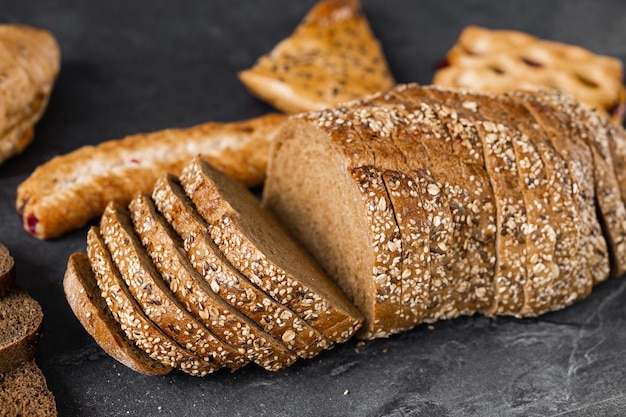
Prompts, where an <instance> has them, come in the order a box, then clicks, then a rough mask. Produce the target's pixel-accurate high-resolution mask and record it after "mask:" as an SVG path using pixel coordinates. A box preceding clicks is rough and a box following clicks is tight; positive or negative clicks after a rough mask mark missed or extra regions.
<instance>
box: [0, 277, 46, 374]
mask: <svg viewBox="0 0 626 417" xmlns="http://www.w3.org/2000/svg"><path fill="white" fill-rule="evenodd" d="M42 323H43V312H42V310H41V306H40V305H39V303H38V302H37V301H36V300H35V299H33V298H32V297H31V296H30V295H28V293H26V292H25V291H22V290H19V289H13V290H11V291H10V292H9V293H8V294H7V295H6V296H4V297H2V298H0V325H1V327H0V372H4V371H7V370H9V369H11V368H13V367H15V366H17V365H19V364H20V363H22V362H25V361H29V360H31V359H33V358H34V357H35V351H36V348H37V342H38V340H39V336H40V334H41V328H42Z"/></svg>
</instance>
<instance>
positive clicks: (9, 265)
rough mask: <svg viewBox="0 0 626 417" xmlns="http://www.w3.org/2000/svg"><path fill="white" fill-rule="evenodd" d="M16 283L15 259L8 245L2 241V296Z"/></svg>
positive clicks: (0, 292) (0, 275) (0, 255)
mask: <svg viewBox="0 0 626 417" xmlns="http://www.w3.org/2000/svg"><path fill="white" fill-rule="evenodd" d="M14 285H15V261H14V260H13V257H12V256H11V253H10V252H9V250H8V249H7V247H6V246H4V245H3V244H1V243H0V297H3V296H5V295H6V294H7V293H8V292H9V291H10V290H11V288H13V287H14Z"/></svg>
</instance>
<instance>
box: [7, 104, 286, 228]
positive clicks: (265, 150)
mask: <svg viewBox="0 0 626 417" xmlns="http://www.w3.org/2000/svg"><path fill="white" fill-rule="evenodd" d="M284 117H285V116H282V115H279V114H269V115H266V116H262V117H258V118H255V119H250V120H246V121H241V122H233V123H205V124H202V125H198V126H194V127H191V128H187V129H167V130H163V131H159V132H154V133H148V134H137V135H132V136H128V137H126V138H124V139H121V140H113V141H107V142H103V143H102V144H100V145H98V146H95V147H94V146H85V147H82V148H80V149H78V150H76V151H73V152H70V153H68V154H66V155H63V156H58V157H56V158H53V159H52V160H50V161H49V162H47V163H45V164H43V165H41V166H40V167H38V168H37V169H36V170H35V171H34V172H33V173H32V174H31V175H30V177H29V178H27V179H26V180H25V181H24V182H22V183H21V184H20V185H19V187H18V189H17V199H16V208H17V210H18V212H19V213H20V215H21V216H22V220H23V225H24V229H25V230H26V231H27V232H29V233H30V234H31V235H33V236H35V237H37V238H40V239H49V238H53V237H57V236H59V235H61V234H63V233H65V232H67V231H69V230H72V229H75V228H77V227H80V226H82V225H84V224H85V223H86V222H87V221H89V220H90V219H91V218H93V217H95V216H98V215H100V214H102V212H103V211H104V208H105V207H106V204H107V203H108V202H109V201H114V202H116V203H118V204H121V205H126V204H128V203H129V202H130V200H131V198H132V196H133V194H134V193H135V192H137V191H146V192H148V191H150V190H151V188H152V186H153V185H154V182H155V181H156V179H157V178H158V177H159V175H161V174H163V173H166V172H170V173H174V174H178V173H180V170H181V169H182V167H183V166H184V165H185V164H187V163H188V162H189V161H190V160H191V159H192V158H194V157H196V156H198V155H201V156H202V158H204V159H206V160H208V161H210V162H211V163H213V164H215V166H217V167H218V168H220V169H222V170H223V171H224V172H226V173H227V174H228V175H231V176H233V177H234V178H237V179H238V180H240V181H242V182H244V183H246V184H248V185H259V184H261V183H262V182H263V180H264V179H265V168H266V164H267V158H268V154H269V146H270V143H271V142H272V140H273V138H274V134H275V132H276V130H277V129H278V127H279V126H280V124H282V121H283V120H284Z"/></svg>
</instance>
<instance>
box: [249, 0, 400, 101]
mask: <svg viewBox="0 0 626 417" xmlns="http://www.w3.org/2000/svg"><path fill="white" fill-rule="evenodd" d="M239 78H240V79H241V81H242V82H243V83H244V84H245V85H246V87H248V89H249V90H250V92H251V93H252V94H254V95H256V96H258V97H260V98H261V99H263V100H265V101H267V102H269V103H271V104H272V105H273V106H275V107H276V108H278V109H280V110H282V111H284V112H287V113H299V112H302V111H310V110H319V109H322V108H325V107H329V106H331V105H333V104H338V103H341V102H345V101H349V100H354V99H360V98H362V97H364V96H366V95H369V94H372V93H376V92H380V91H385V90H387V89H389V88H391V87H392V86H393V85H394V84H395V82H394V80H393V77H392V76H391V74H390V72H389V69H388V68H387V62H386V60H385V57H384V55H383V51H382V48H381V46H380V44H379V42H378V41H377V40H376V38H375V37H374V34H373V33H372V30H371V28H370V26H369V23H368V21H367V18H366V17H365V15H364V14H363V12H362V10H361V6H360V4H359V2H358V0H321V1H320V2H319V3H317V4H316V5H315V6H314V7H313V8H312V9H311V10H310V11H309V13H308V14H307V15H306V16H305V17H304V19H303V20H302V22H301V23H300V25H299V26H298V27H297V28H296V30H295V31H294V32H293V34H291V35H290V36H289V37H288V38H286V39H284V40H283V41H282V42H280V43H279V44H278V45H276V47H275V48H274V49H273V50H272V51H271V52H269V53H268V54H266V55H264V56H262V57H261V58H259V60H258V61H257V62H256V64H255V65H254V66H253V67H252V68H250V69H247V70H244V71H242V72H240V73H239Z"/></svg>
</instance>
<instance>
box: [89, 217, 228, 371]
mask: <svg viewBox="0 0 626 417" xmlns="http://www.w3.org/2000/svg"><path fill="white" fill-rule="evenodd" d="M87 254H88V256H89V261H90V263H91V266H92V268H93V272H94V274H95V276H96V282H97V283H98V287H99V288H100V292H101V294H102V297H103V298H104V300H105V301H106V303H107V306H108V308H109V310H110V311H111V313H112V314H113V317H114V318H115V320H116V321H117V322H118V323H119V324H120V327H121V329H122V330H123V331H124V333H125V334H126V336H127V337H128V338H129V339H130V340H132V341H133V342H134V343H135V344H136V345H137V347H139V348H140V349H142V350H143V351H144V352H146V353H147V354H148V355H149V356H150V357H151V358H152V359H154V360H155V361H158V362H161V363H162V364H164V365H166V366H170V367H172V368H179V369H180V370H182V371H183V372H186V373H188V374H190V375H194V376H204V375H206V374H209V373H212V372H215V371H216V370H217V369H218V368H219V367H218V366H217V365H215V364H212V363H209V362H206V361H204V360H202V359H200V358H199V357H198V356H196V355H195V354H193V353H192V352H190V351H189V350H187V349H186V348H185V347H182V346H180V345H179V344H177V343H176V342H175V341H173V340H172V339H171V338H170V337H169V336H168V335H166V334H165V333H164V332H163V330H161V329H160V328H159V327H157V326H156V325H155V324H154V323H153V322H152V321H151V320H150V319H149V318H148V317H146V315H145V314H144V312H143V310H142V309H141V307H140V306H139V304H138V303H137V301H136V300H135V299H134V297H133V295H132V294H131V293H130V291H129V289H128V287H127V286H126V284H125V283H124V280H122V278H121V276H120V273H119V271H118V270H117V268H116V266H115V264H114V263H113V260H112V259H111V254H110V252H109V250H108V249H107V246H106V244H105V242H104V240H103V239H102V237H101V236H100V230H99V229H98V228H97V227H91V229H89V232H88V233H87Z"/></svg>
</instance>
